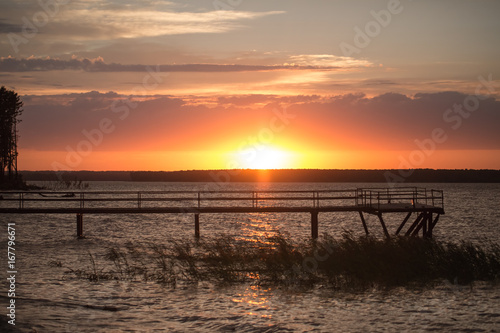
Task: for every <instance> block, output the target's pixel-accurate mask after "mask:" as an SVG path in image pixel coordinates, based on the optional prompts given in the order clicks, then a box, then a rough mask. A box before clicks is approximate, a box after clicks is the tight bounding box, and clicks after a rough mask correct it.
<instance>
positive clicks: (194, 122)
mask: <svg viewBox="0 0 500 333" xmlns="http://www.w3.org/2000/svg"><path fill="white" fill-rule="evenodd" d="M467 96H468V95H466V94H463V93H459V92H441V93H420V94H417V95H415V96H407V95H403V94H397V93H387V94H382V95H378V96H375V97H367V96H366V95H364V94H344V95H338V96H331V97H329V98H326V97H324V96H323V97H320V96H277V95H247V96H221V97H219V98H213V99H212V103H211V104H210V105H208V104H203V103H194V102H193V99H195V96H189V97H186V98H185V99H184V98H175V97H172V96H167V95H151V96H137V97H129V98H127V99H125V98H126V97H125V96H122V95H119V94H117V93H114V92H108V93H100V92H97V91H93V92H88V93H81V94H64V95H53V96H23V97H22V98H23V100H24V102H25V107H24V109H25V111H24V113H23V115H22V122H21V124H20V127H19V130H20V136H21V139H20V147H21V148H25V149H26V148H29V149H35V150H42V151H43V150H62V151H64V150H65V147H66V146H67V145H70V146H72V147H75V146H76V145H77V144H78V142H79V141H81V140H82V139H85V136H84V134H83V131H87V133H88V132H89V131H91V130H92V129H94V128H98V126H99V123H100V121H101V120H102V119H105V118H106V119H110V120H111V121H112V122H113V125H114V126H116V130H115V131H114V132H113V133H111V134H109V135H107V136H106V140H105V141H103V143H102V145H100V146H99V147H96V149H99V150H103V151H106V150H109V151H111V150H124V151H125V150H138V151H139V150H144V151H146V150H178V151H182V150H212V149H214V148H216V147H219V146H220V145H221V144H225V145H231V144H232V145H236V146H237V145H238V144H239V143H241V142H242V141H244V140H246V139H247V138H249V137H252V136H255V135H257V134H258V133H259V132H260V131H261V130H262V128H263V126H269V120H270V119H271V118H272V117H273V116H274V115H275V114H274V113H273V110H283V107H284V106H286V107H287V108H286V110H287V111H286V112H287V114H291V115H294V116H295V118H294V119H296V120H297V121H293V122H292V121H291V122H290V124H289V126H287V127H286V130H284V131H283V132H280V134H279V138H278V137H277V139H280V138H289V140H291V141H293V140H295V141H296V142H300V143H301V144H302V146H304V147H306V149H308V150H317V151H329V150H339V149H340V150H374V151H377V150H412V149H416V148H417V146H416V143H415V140H419V141H420V142H423V141H425V140H427V139H429V138H430V137H431V133H432V132H433V130H435V129H436V128H440V129H442V130H443V131H444V133H445V134H446V136H447V140H446V141H445V142H444V143H440V144H439V145H436V149H447V150H463V149H484V150H487V149H500V131H498V128H497V127H498V126H497V124H498V123H500V114H499V113H498V110H499V109H500V102H499V101H496V100H495V99H493V98H485V99H483V100H481V102H480V106H479V108H478V110H477V111H474V112H469V116H468V117H462V119H461V123H460V126H457V124H458V123H457V120H456V119H458V118H456V117H457V116H459V113H453V114H449V117H445V114H446V113H447V112H450V111H448V110H453V108H454V105H459V104H462V103H463V102H464V101H465V100H466V98H467ZM201 100H203V101H205V102H206V97H203V98H201ZM126 101H129V102H130V101H132V102H133V103H134V106H135V107H133V108H131V107H128V109H129V113H128V114H127V117H125V118H123V119H122V117H121V116H123V115H124V114H125V113H124V111H123V110H124V109H126V107H127V106H129V105H130V104H127V103H126ZM250 108H251V109H250ZM451 116H454V117H455V118H451ZM207 124H210V126H207Z"/></svg>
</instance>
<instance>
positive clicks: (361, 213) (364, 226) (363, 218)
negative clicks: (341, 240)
mask: <svg viewBox="0 0 500 333" xmlns="http://www.w3.org/2000/svg"><path fill="white" fill-rule="evenodd" d="M359 216H360V217H361V222H362V223H363V228H365V233H366V234H367V235H368V227H367V226H366V221H365V217H364V216H363V212H362V211H359Z"/></svg>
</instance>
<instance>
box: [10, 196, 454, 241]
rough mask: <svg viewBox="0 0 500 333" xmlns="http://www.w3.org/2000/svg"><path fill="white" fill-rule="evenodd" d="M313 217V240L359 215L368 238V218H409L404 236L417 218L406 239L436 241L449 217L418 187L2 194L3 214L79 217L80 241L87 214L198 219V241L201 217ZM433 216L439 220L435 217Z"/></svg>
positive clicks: (440, 199) (440, 203)
mask: <svg viewBox="0 0 500 333" xmlns="http://www.w3.org/2000/svg"><path fill="white" fill-rule="evenodd" d="M287 212H288V213H290V212H303V213H310V214H311V236H312V238H317V237H318V214H319V213H325V212H357V213H359V215H360V218H361V222H362V224H363V227H364V230H365V232H366V234H368V227H367V224H366V221H365V218H364V216H363V213H369V214H375V215H377V216H378V219H379V220H380V223H381V225H382V228H383V230H384V233H385V235H386V236H387V237H389V232H388V229H387V227H386V224H385V222H384V220H383V217H382V214H384V213H397V212H405V213H407V215H406V217H405V219H404V220H403V221H402V223H401V224H400V226H399V228H398V229H397V231H396V235H397V234H399V233H400V232H401V230H402V229H403V227H404V226H405V224H406V223H407V222H408V220H409V219H410V217H411V215H412V214H413V213H417V214H418V215H417V218H416V219H415V221H414V222H413V223H412V224H411V226H410V228H409V230H408V231H407V232H406V234H407V235H410V234H411V235H416V234H418V232H419V231H420V230H422V233H423V235H424V236H425V237H431V236H432V230H433V228H434V226H435V225H436V223H437V221H438V219H439V215H440V214H444V199H443V191H439V190H427V189H425V188H418V187H404V188H403V187H399V188H365V189H363V188H358V189H352V190H312V191H98V192H96V191H80V192H72V191H64V192H52V191H50V192H49V191H37V192H34V191H31V192H12V191H6V192H0V214H76V220H77V223H76V225H77V236H78V237H79V238H81V237H83V215H84V214H168V213H170V214H176V213H177V214H179V213H180V214H182V213H192V214H194V222H195V223H194V224H195V236H196V237H199V235H200V214H206V213H287ZM433 214H436V216H435V217H433Z"/></svg>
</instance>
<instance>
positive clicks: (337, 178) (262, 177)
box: [20, 169, 500, 184]
mask: <svg viewBox="0 0 500 333" xmlns="http://www.w3.org/2000/svg"><path fill="white" fill-rule="evenodd" d="M20 173H21V175H22V176H23V179H24V180H26V181H75V180H78V181H139V182H148V181H150V182H219V183H228V182H262V181H265V182H284V183H286V182H318V183H329V182H332V183H388V184H404V183H500V170H471V169H413V170H397V169H386V170H334V169H332V170H326V169H276V170H253V169H234V170H182V171H59V172H54V171H21V172H20Z"/></svg>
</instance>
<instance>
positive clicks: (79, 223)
mask: <svg viewBox="0 0 500 333" xmlns="http://www.w3.org/2000/svg"><path fill="white" fill-rule="evenodd" d="M76 237H78V238H83V214H81V213H80V214H76Z"/></svg>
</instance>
